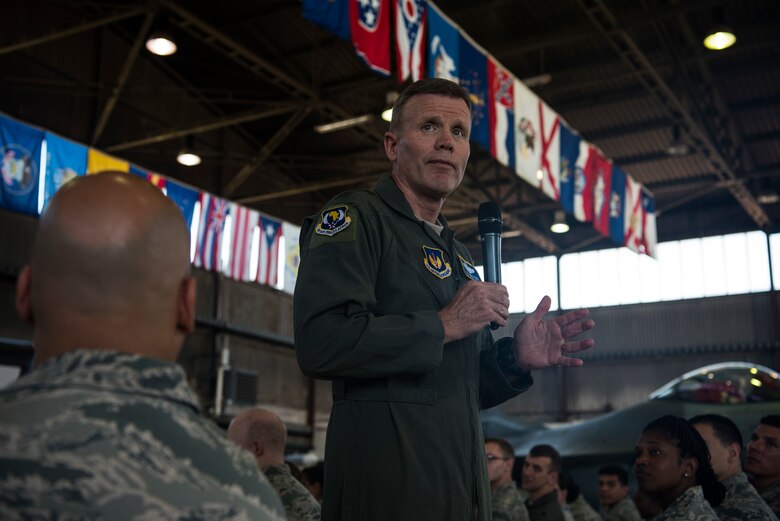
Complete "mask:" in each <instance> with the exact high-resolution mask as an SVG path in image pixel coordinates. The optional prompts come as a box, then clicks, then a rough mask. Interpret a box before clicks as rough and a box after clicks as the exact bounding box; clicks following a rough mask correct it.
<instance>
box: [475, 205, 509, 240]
mask: <svg viewBox="0 0 780 521" xmlns="http://www.w3.org/2000/svg"><path fill="white" fill-rule="evenodd" d="M477 221H478V224H479V234H480V235H485V234H486V233H495V234H498V235H501V230H502V229H503V227H504V221H502V220H501V208H500V207H499V206H498V204H497V203H495V202H494V201H486V202H484V203H482V204H481V205H479V210H478V211H477Z"/></svg>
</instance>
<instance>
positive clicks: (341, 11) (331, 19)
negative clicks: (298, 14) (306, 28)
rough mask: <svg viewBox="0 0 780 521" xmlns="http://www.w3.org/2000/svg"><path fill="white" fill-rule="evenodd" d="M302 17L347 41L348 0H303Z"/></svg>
mask: <svg viewBox="0 0 780 521" xmlns="http://www.w3.org/2000/svg"><path fill="white" fill-rule="evenodd" d="M303 17H304V18H305V19H307V20H309V21H310V22H313V23H315V24H317V25H319V26H320V27H323V28H325V29H327V30H328V31H330V32H332V33H333V34H335V35H336V36H338V37H339V38H341V39H342V40H347V41H349V3H348V0H303Z"/></svg>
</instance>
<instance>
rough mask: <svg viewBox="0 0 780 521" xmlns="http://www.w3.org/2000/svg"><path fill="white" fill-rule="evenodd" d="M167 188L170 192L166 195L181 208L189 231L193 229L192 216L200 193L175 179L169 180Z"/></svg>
mask: <svg viewBox="0 0 780 521" xmlns="http://www.w3.org/2000/svg"><path fill="white" fill-rule="evenodd" d="M166 188H167V190H168V191H167V193H166V195H167V196H168V198H169V199H170V200H171V201H173V202H174V203H176V206H178V207H179V209H180V210H181V213H182V215H183V216H184V221H185V222H186V223H187V230H190V229H191V228H192V214H193V213H194V211H195V203H196V202H197V201H198V199H199V198H200V192H198V191H197V190H194V189H192V188H190V187H188V186H185V185H182V184H179V183H177V182H176V181H174V180H173V179H168V182H167V184H166Z"/></svg>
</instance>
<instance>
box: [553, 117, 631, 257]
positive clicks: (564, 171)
mask: <svg viewBox="0 0 780 521" xmlns="http://www.w3.org/2000/svg"><path fill="white" fill-rule="evenodd" d="M560 132H561V139H560V146H561V159H560V165H559V169H560V181H561V183H560V186H561V197H560V201H561V207H562V208H563V209H564V210H565V211H566V213H568V214H571V215H574V181H575V177H576V174H575V169H576V165H577V158H578V157H579V155H580V142H581V141H582V138H580V136H578V135H577V134H575V133H574V132H573V131H572V130H571V129H569V127H567V126H566V125H563V124H561V130H560ZM621 244H622V243H621Z"/></svg>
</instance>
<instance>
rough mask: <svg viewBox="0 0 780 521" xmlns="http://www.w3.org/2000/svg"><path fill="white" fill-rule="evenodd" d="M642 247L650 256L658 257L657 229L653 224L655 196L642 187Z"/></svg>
mask: <svg viewBox="0 0 780 521" xmlns="http://www.w3.org/2000/svg"><path fill="white" fill-rule="evenodd" d="M642 210H643V214H642V219H643V221H642V224H643V225H642V249H643V253H644V254H646V255H649V256H650V257H653V258H654V259H655V258H658V252H657V246H658V236H657V235H658V231H657V230H656V226H655V197H654V196H653V195H652V194H650V192H648V191H647V189H646V188H644V187H642Z"/></svg>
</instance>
